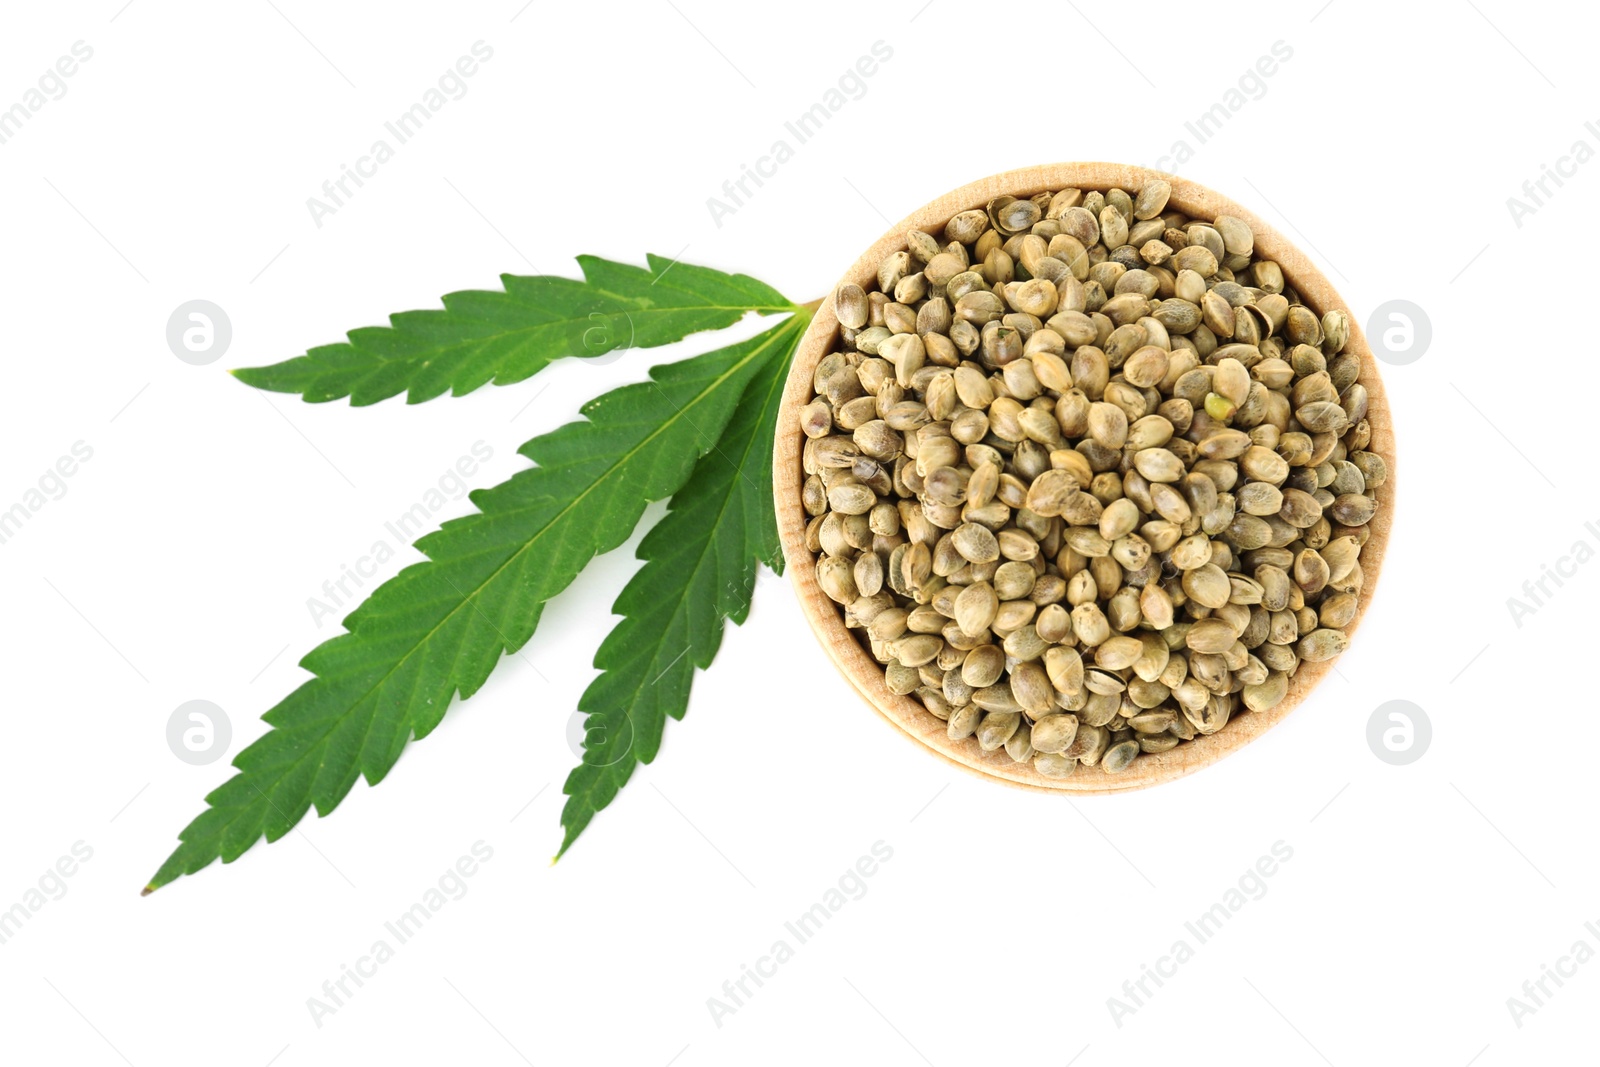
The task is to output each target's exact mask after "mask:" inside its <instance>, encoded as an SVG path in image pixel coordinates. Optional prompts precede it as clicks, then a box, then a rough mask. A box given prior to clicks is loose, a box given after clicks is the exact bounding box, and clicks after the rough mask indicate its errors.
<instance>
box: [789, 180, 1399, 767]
mask: <svg viewBox="0 0 1600 1067" xmlns="http://www.w3.org/2000/svg"><path fill="white" fill-rule="evenodd" d="M1156 180H1162V181H1166V182H1168V183H1170V185H1171V187H1172V193H1171V197H1170V198H1169V200H1168V204H1169V205H1170V206H1172V207H1174V208H1176V209H1178V210H1179V211H1182V212H1183V213H1184V214H1186V215H1189V216H1191V217H1194V218H1202V219H1214V218H1216V216H1218V215H1232V216H1235V217H1237V218H1240V219H1243V220H1244V221H1245V222H1246V223H1248V224H1249V226H1250V228H1251V231H1252V233H1253V234H1254V240H1255V250H1256V252H1257V253H1258V254H1260V255H1263V256H1264V257H1265V258H1268V259H1271V260H1274V261H1275V262H1277V263H1278V265H1279V266H1280V267H1281V268H1282V270H1283V274H1284V278H1285V281H1286V282H1287V283H1288V284H1289V285H1290V286H1291V287H1293V288H1294V289H1295V291H1296V292H1298V293H1299V295H1300V298H1301V300H1302V301H1303V302H1304V303H1306V304H1307V305H1308V306H1309V307H1311V308H1312V309H1313V310H1314V311H1316V312H1317V314H1318V315H1319V316H1321V315H1325V314H1326V313H1327V312H1329V311H1332V310H1335V309H1338V310H1342V311H1344V312H1345V314H1346V315H1349V317H1350V338H1349V341H1348V342H1347V343H1346V345H1345V348H1344V351H1345V352H1349V353H1352V354H1354V355H1356V356H1358V357H1359V358H1360V360H1361V372H1360V374H1359V376H1358V378H1357V381H1359V382H1360V383H1361V384H1362V385H1363V386H1365V387H1366V390H1367V397H1368V411H1367V420H1368V423H1369V425H1370V426H1371V429H1372V439H1371V441H1370V442H1369V444H1368V446H1367V451H1371V452H1376V453H1378V454H1379V455H1380V456H1382V458H1383V459H1384V461H1385V462H1386V464H1387V466H1388V478H1387V479H1386V481H1385V482H1384V484H1383V485H1382V486H1380V487H1379V488H1378V489H1377V491H1376V493H1375V496H1376V499H1377V501H1378V512H1377V514H1376V515H1375V516H1374V517H1373V519H1372V520H1371V522H1370V523H1369V524H1368V525H1369V527H1370V529H1371V533H1370V535H1369V537H1368V539H1367V542H1366V544H1365V545H1364V546H1363V547H1362V550H1361V567H1362V572H1363V576H1364V584H1363V587H1362V592H1361V595H1360V597H1359V598H1358V603H1357V607H1356V614H1355V617H1354V618H1353V619H1351V621H1350V624H1349V625H1348V626H1346V627H1345V632H1346V633H1347V634H1350V635H1352V637H1353V636H1354V634H1355V632H1356V630H1357V628H1358V627H1359V626H1360V624H1361V621H1362V619H1363V618H1364V617H1365V615H1366V612H1367V609H1368V607H1369V606H1370V605H1371V603H1372V601H1373V597H1374V594H1375V593H1376V590H1377V585H1378V578H1379V574H1380V572H1381V569H1382V564H1383V559H1384V556H1385V553H1386V549H1387V547H1388V542H1389V533H1390V529H1391V527H1392V525H1393V517H1394V503H1395V477H1396V463H1395V447H1394V444H1395V442H1394V426H1393V420H1392V416H1391V412H1390V409H1389V403H1388V397H1387V394H1386V393H1385V391H1384V388H1383V379H1382V377H1381V375H1380V373H1379V369H1378V365H1377V361H1376V360H1375V359H1374V358H1373V355H1372V351H1371V349H1370V348H1369V347H1368V345H1367V340H1366V335H1365V334H1364V333H1363V332H1362V329H1361V326H1360V323H1359V322H1358V320H1357V319H1356V317H1355V315H1353V314H1351V312H1350V308H1349V306H1348V305H1347V304H1346V303H1345V302H1344V300H1343V298H1341V297H1340V295H1339V293H1338V291H1337V290H1336V289H1335V288H1334V286H1333V285H1332V283H1330V282H1329V281H1328V279H1327V278H1326V276H1324V275H1323V273H1322V272H1321V271H1320V270H1319V269H1318V268H1317V266H1316V264H1315V263H1313V262H1312V261H1311V259H1310V258H1309V257H1307V256H1306V255H1305V254H1304V253H1303V252H1301V251H1300V250H1299V249H1298V248H1297V247H1296V246H1295V245H1294V244H1293V243H1292V242H1291V241H1289V240H1288V239H1287V238H1285V237H1284V236H1283V235H1282V234H1281V233H1279V232H1278V230H1277V229H1275V228H1274V227H1272V226H1270V225H1268V224H1267V223H1266V222H1265V221H1263V220H1262V219H1261V218H1260V217H1259V216H1257V215H1256V214H1255V213H1253V212H1251V211H1249V210H1247V209H1246V208H1244V207H1243V206H1241V205H1239V204H1237V203H1235V202H1234V201H1233V200H1231V199H1229V198H1227V197H1225V196H1223V195H1221V194H1220V193H1217V192H1215V191H1214V190H1212V189H1210V188H1208V187H1207V186H1204V185H1201V184H1199V183H1198V182H1195V181H1191V180H1189V179H1186V178H1181V177H1178V176H1176V175H1172V174H1167V173H1163V172H1160V171H1155V170H1150V169H1148V168H1144V167H1136V166H1131V165H1128V164H1122V163H1107V162H1073V163H1050V164H1041V165H1038V166H1032V167H1023V168H1019V169H1016V170H1009V171H1004V172H1002V173H999V174H993V175H990V176H989V177H986V178H980V179H979V180H977V181H974V182H969V183H968V184H966V185H963V186H961V187H959V188H957V189H953V190H951V191H950V192H948V193H945V194H944V195H942V196H940V197H937V198H935V199H934V200H931V201H929V202H928V203H926V204H924V205H923V206H922V207H920V208H918V209H916V210H915V211H913V212H911V214H909V215H907V216H906V217H905V218H904V219H903V220H902V221H901V222H900V223H898V224H897V225H895V226H893V227H891V228H890V230H889V231H888V232H887V233H885V234H884V235H883V236H882V237H880V238H879V239H878V240H877V241H875V242H874V243H873V244H872V245H871V246H870V247H869V248H868V249H867V250H866V251H865V252H863V253H862V254H861V256H860V258H858V259H857V260H856V261H855V263H854V264H853V265H852V266H851V267H850V268H849V270H847V271H846V272H845V274H844V276H843V277H842V278H840V279H839V281H838V282H836V283H835V284H834V285H833V286H832V287H831V288H830V289H829V291H828V295H827V296H825V297H824V298H823V299H822V302H821V304H820V305H819V306H818V308H817V310H816V313H815V315H814V317H813V319H812V321H811V324H810V326H809V328H808V329H807V330H806V333H805V334H804V336H803V337H802V338H801V340H800V342H799V344H798V345H797V347H796V349H795V353H794V358H793V361H792V363H791V365H790V368H789V374H788V379H787V381H786V383H785V386H784V393H783V397H782V400H781V401H780V404H779V409H778V416H777V430H776V433H775V440H774V447H773V502H774V507H775V509H776V513H777V521H778V532H779V538H780V540H781V542H782V545H783V553H784V557H785V566H786V570H787V572H788V575H789V581H790V583H791V585H792V586H793V587H794V590H795V593H796V595H797V597H798V599H799V601H800V606H801V610H802V611H803V613H804V614H805V617H806V621H807V622H808V623H809V624H810V626H811V630H812V632H813V633H815V634H816V636H817V639H818V641H819V642H820V643H821V644H822V646H823V649H824V651H825V652H826V653H827V655H828V658H829V659H830V660H831V661H832V662H833V664H834V666H835V667H836V668H837V669H838V670H839V672H840V673H841V674H842V675H843V676H844V677H845V679H846V680H847V681H848V682H849V683H850V684H851V685H852V687H853V688H854V689H855V690H856V692H857V693H859V694H860V695H861V697H862V698H863V700H864V701H865V702H866V703H867V704H868V705H869V706H870V707H872V708H873V709H874V710H875V711H876V712H877V713H878V715H879V716H880V717H881V718H883V719H884V720H885V721H887V722H888V723H889V724H890V725H892V726H894V727H895V728H896V729H897V730H898V731H899V732H901V733H903V734H904V735H905V736H907V737H908V738H910V739H911V740H913V741H915V742H917V743H918V745H919V747H921V748H923V749H924V750H925V751H928V752H930V753H932V754H933V755H935V756H938V757H940V758H941V759H943V760H944V761H945V762H946V763H949V764H952V765H954V766H957V767H960V768H961V769H963V770H965V771H968V772H970V773H973V774H976V775H978V776H979V777H982V778H986V779H989V780H991V781H1000V782H1004V783H1006V784H1008V785H1012V786H1017V787H1020V788H1024V789H1031V790H1035V791H1040V792H1048V793H1061V794H1066V795H1080V796H1081V795H1088V794H1100V793H1120V792H1128V791H1131V790H1135V789H1144V788H1148V787H1150V786H1153V785H1157V784H1160V783H1162V782H1167V781H1172V780H1174V779H1177V778H1181V777H1184V776H1185V775H1188V774H1191V773H1193V772H1194V771H1197V770H1199V769H1200V768H1202V767H1205V766H1207V765H1209V764H1211V763H1215V762H1216V761H1217V760H1220V759H1222V758H1223V757H1225V756H1227V755H1230V754H1232V753H1233V752H1236V751H1238V750H1239V749H1240V748H1242V747H1244V746H1245V745H1246V744H1249V743H1250V742H1251V741H1253V740H1255V739H1256V738H1257V737H1259V736H1260V735H1261V734H1263V733H1265V732H1266V731H1267V730H1269V729H1271V728H1272V727H1273V726H1275V725H1277V724H1278V723H1279V722H1281V721H1282V720H1283V719H1284V718H1285V717H1286V716H1288V714H1289V713H1290V712H1291V711H1293V710H1294V709H1295V708H1296V707H1298V706H1299V705H1300V704H1301V703H1302V702H1303V701H1304V700H1305V699H1306V698H1307V697H1308V696H1309V695H1310V693H1311V692H1312V691H1313V690H1314V689H1315V688H1316V686H1317V684H1318V683H1319V682H1320V681H1321V680H1322V679H1323V678H1324V677H1325V676H1326V675H1327V674H1328V672H1329V671H1330V670H1332V669H1333V667H1334V665H1335V664H1336V663H1337V662H1338V661H1337V659H1334V660H1328V661H1324V662H1322V663H1302V664H1301V665H1300V667H1299V669H1298V670H1297V671H1296V673H1295V676H1294V678H1293V679H1291V681H1290V683H1289V690H1288V693H1287V694H1286V695H1285V697H1284V699H1283V700H1282V701H1280V702H1279V703H1278V705H1277V706H1276V707H1273V708H1269V709H1268V710H1266V711H1260V712H1250V711H1240V712H1237V713H1235V715H1234V716H1233V717H1231V718H1230V720H1229V722H1228V724H1227V725H1226V726H1224V727H1223V728H1222V729H1221V730H1219V731H1217V732H1216V733H1214V734H1210V735H1205V736H1201V737H1197V738H1195V739H1194V740H1193V741H1188V742H1184V743H1182V744H1180V745H1178V746H1177V747H1176V748H1173V749H1171V750H1169V751H1167V752H1162V753H1146V754H1144V755H1141V756H1140V758H1139V759H1137V760H1135V761H1134V763H1133V765H1132V766H1131V767H1129V768H1128V769H1127V770H1126V771H1123V772H1121V773H1119V774H1107V773H1105V772H1103V771H1101V770H1100V769H1099V768H1098V767H1092V768H1083V769H1081V770H1080V771H1079V772H1078V773H1075V774H1073V775H1071V776H1069V777H1067V778H1047V777H1045V776H1044V775H1042V774H1040V773H1039V772H1038V771H1036V770H1034V768H1033V764H1032V762H1031V761H1030V762H1027V763H1013V762H1012V761H1011V759H1010V757H1008V756H1007V755H1006V754H1005V752H1004V751H1003V750H1001V751H997V752H992V753H985V752H983V751H982V749H981V748H979V746H978V744H977V741H976V739H975V738H973V737H967V738H964V739H962V740H961V741H951V740H950V739H949V737H948V735H947V734H946V731H945V725H944V723H943V722H942V721H941V720H939V719H936V718H935V717H934V716H933V715H931V714H929V713H928V711H927V710H926V709H925V708H924V707H923V706H922V704H921V702H920V701H917V700H915V699H914V698H912V697H911V696H899V695H897V694H895V693H892V692H890V691H889V688H888V686H887V685H886V684H885V682H884V677H883V669H882V667H881V666H880V665H879V664H878V663H877V661H876V660H874V659H873V658H872V656H871V655H870V653H869V652H868V651H867V649H866V648H865V647H864V646H863V645H862V644H861V642H860V641H859V640H858V639H857V638H856V637H855V635H854V634H853V633H852V632H851V631H850V630H849V629H848V628H846V626H845V624H844V616H843V612H842V610H841V609H840V608H839V606H838V605H837V604H835V603H834V601H833V600H832V599H830V598H829V597H828V596H827V595H826V594H825V593H823V591H822V589H821V586H820V585H818V583H817V578H816V566H815V559H814V558H813V556H812V555H811V553H810V552H809V551H807V549H806V544H805V531H806V526H807V524H808V521H809V517H808V516H807V515H806V513H805V509H804V507H803V506H802V503H801V491H802V487H803V485H804V482H805V473H804V471H803V469H802V466H801V451H802V448H803V446H804V436H803V435H802V434H801V432H800V431H799V429H798V421H799V411H800V408H802V407H803V406H804V405H805V404H807V403H809V402H810V399H811V383H812V379H813V376H814V374H815V371H816V367H817V364H818V363H819V362H820V361H821V359H822V358H823V356H824V355H826V354H827V353H828V352H830V351H832V349H833V347H834V343H835V340H836V338H837V337H838V333H839V322H838V319H837V317H836V316H835V314H834V303H833V301H834V293H835V292H837V290H838V286H839V285H841V284H843V283H845V282H855V283H856V284H858V285H861V286H862V287H863V288H867V289H870V288H871V286H872V285H874V284H875V283H876V277H877V266H878V264H879V263H880V262H881V261H882V260H883V258H884V257H885V256H887V255H889V254H890V253H891V252H895V251H899V250H900V249H902V248H904V246H905V234H906V231H908V230H911V229H920V230H923V231H924V232H928V233H933V234H939V233H940V232H942V230H943V229H944V225H945V223H946V222H948V221H949V219H950V218H951V217H952V216H953V215H955V214H956V213H958V212H960V211H965V210H970V209H975V208H977V209H981V208H983V207H984V205H985V204H987V203H988V202H989V201H990V200H991V199H993V198H994V197H997V196H1001V195H1010V196H1015V197H1018V198H1023V197H1029V196H1033V195H1035V194H1037V193H1040V192H1043V191H1046V190H1060V189H1067V188H1080V189H1084V190H1086V191H1089V190H1096V189H1098V190H1102V191H1104V190H1109V189H1112V188H1121V189H1124V190H1128V191H1129V192H1133V191H1135V190H1138V189H1142V188H1143V187H1144V186H1145V184H1147V183H1148V182H1151V181H1156Z"/></svg>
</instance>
